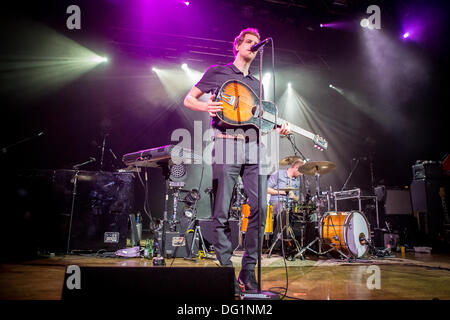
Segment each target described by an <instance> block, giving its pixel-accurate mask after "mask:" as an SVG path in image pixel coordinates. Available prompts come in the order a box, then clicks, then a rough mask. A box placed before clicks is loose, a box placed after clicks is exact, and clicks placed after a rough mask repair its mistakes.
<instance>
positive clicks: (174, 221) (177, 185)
mask: <svg viewBox="0 0 450 320" xmlns="http://www.w3.org/2000/svg"><path fill="white" fill-rule="evenodd" d="M169 187H170V188H171V189H172V190H174V191H173V214H172V219H171V221H170V222H169V224H170V226H169V230H170V231H171V232H175V231H176V227H177V205H178V198H179V193H180V189H181V188H183V187H184V182H173V181H170V182H169Z"/></svg>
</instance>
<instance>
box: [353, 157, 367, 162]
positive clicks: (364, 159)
mask: <svg viewBox="0 0 450 320" xmlns="http://www.w3.org/2000/svg"><path fill="white" fill-rule="evenodd" d="M352 160H353V161H356V160H362V161H367V157H359V158H353V159H352Z"/></svg>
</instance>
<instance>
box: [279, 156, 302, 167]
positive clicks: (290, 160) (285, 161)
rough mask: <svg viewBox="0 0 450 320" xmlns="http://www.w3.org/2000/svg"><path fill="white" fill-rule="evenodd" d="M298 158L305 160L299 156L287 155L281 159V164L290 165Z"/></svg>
mask: <svg viewBox="0 0 450 320" xmlns="http://www.w3.org/2000/svg"><path fill="white" fill-rule="evenodd" d="M297 160H303V159H302V158H300V157H299V156H287V157H284V158H283V159H281V160H280V166H290V165H292V164H293V163H294V162H295V161H297Z"/></svg>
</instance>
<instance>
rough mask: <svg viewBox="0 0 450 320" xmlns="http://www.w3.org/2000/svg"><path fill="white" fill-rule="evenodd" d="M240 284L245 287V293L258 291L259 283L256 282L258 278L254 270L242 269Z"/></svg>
mask: <svg viewBox="0 0 450 320" xmlns="http://www.w3.org/2000/svg"><path fill="white" fill-rule="evenodd" d="M238 281H239V283H240V284H241V285H243V286H244V288H245V291H256V290H258V283H257V282H256V276H255V271H254V270H245V269H242V270H241V272H240V273H239V279H238Z"/></svg>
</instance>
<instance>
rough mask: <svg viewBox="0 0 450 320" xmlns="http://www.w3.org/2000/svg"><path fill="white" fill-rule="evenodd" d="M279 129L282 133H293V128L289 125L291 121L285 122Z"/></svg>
mask: <svg viewBox="0 0 450 320" xmlns="http://www.w3.org/2000/svg"><path fill="white" fill-rule="evenodd" d="M277 131H278V133H279V134H281V135H288V134H289V133H291V128H290V127H289V122H286V123H283V124H282V125H281V127H279V128H277Z"/></svg>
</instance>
